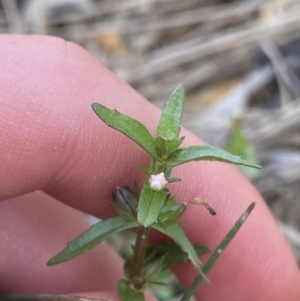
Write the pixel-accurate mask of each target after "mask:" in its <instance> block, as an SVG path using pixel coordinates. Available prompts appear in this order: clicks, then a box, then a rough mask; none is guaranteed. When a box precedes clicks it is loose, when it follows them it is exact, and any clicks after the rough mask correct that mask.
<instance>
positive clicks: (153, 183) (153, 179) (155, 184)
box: [149, 172, 168, 191]
mask: <svg viewBox="0 0 300 301" xmlns="http://www.w3.org/2000/svg"><path fill="white" fill-rule="evenodd" d="M149 184H150V187H151V188H152V189H153V190H158V191H160V190H162V189H163V188H165V187H166V185H167V184H168V181H167V180H166V178H165V174H164V173H163V172H161V173H160V174H157V175H151V176H150V178H149Z"/></svg>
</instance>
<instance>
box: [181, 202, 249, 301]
mask: <svg viewBox="0 0 300 301" xmlns="http://www.w3.org/2000/svg"><path fill="white" fill-rule="evenodd" d="M254 206H255V203H254V202H253V203H251V204H250V205H249V207H248V208H247V209H246V211H245V212H244V213H243V214H242V215H241V216H240V218H239V219H238V220H237V221H236V222H235V224H234V226H233V227H232V228H231V230H230V231H229V232H228V233H227V235H226V236H225V237H224V239H223V240H222V241H221V243H220V244H219V245H218V247H217V248H216V250H215V251H214V253H213V254H212V255H211V256H210V258H209V259H208V261H207V262H206V264H205V265H204V267H203V272H204V273H205V274H207V273H208V272H209V270H210V269H211V268H212V267H213V265H214V264H215V263H216V261H217V260H218V258H219V257H220V255H221V254H222V252H223V251H224V250H225V249H226V247H227V246H228V244H229V243H230V241H231V240H232V239H233V237H234V236H235V235H236V233H237V232H238V231H239V229H240V228H241V226H242V225H243V224H244V222H245V221H246V219H247V218H248V216H249V214H250V213H251V211H252V210H253V208H254ZM203 279H204V278H203V275H201V274H200V275H198V276H197V277H196V278H195V279H194V281H193V282H192V284H191V285H190V287H189V288H188V289H187V290H186V291H185V292H184V294H183V296H182V298H181V299H180V301H188V300H189V299H190V298H191V297H192V296H193V295H194V293H195V291H196V290H197V288H198V286H199V284H200V283H201V282H202V280H203Z"/></svg>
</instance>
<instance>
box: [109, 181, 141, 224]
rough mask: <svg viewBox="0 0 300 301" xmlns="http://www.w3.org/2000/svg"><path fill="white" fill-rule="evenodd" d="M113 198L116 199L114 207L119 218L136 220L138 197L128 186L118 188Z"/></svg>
mask: <svg viewBox="0 0 300 301" xmlns="http://www.w3.org/2000/svg"><path fill="white" fill-rule="evenodd" d="M112 197H113V199H114V202H113V203H112V205H113V206H114V208H115V210H116V211H117V213H118V215H119V216H121V217H123V218H124V219H125V220H134V219H136V215H137V212H136V210H137V205H138V197H137V195H136V194H135V193H134V192H133V191H131V190H130V188H129V187H128V186H126V187H117V190H116V192H115V193H114V194H113V195H112Z"/></svg>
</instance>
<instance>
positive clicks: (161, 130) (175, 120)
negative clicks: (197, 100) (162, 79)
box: [157, 85, 184, 141]
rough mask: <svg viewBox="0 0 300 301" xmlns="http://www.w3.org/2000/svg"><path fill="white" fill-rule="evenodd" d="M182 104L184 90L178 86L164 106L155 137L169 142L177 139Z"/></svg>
mask: <svg viewBox="0 0 300 301" xmlns="http://www.w3.org/2000/svg"><path fill="white" fill-rule="evenodd" d="M183 103H184V89H183V87H182V86H181V85H180V86H178V87H177V88H176V89H175V90H174V92H173V93H172V95H171V96H170V98H169V100H168V102H167V103H166V104H165V106H164V109H163V112H162V115H161V118H160V121H159V125H158V127H157V136H159V137H161V138H163V139H165V140H169V141H172V140H175V139H177V138H178V135H179V131H180V123H181V117H182V111H183Z"/></svg>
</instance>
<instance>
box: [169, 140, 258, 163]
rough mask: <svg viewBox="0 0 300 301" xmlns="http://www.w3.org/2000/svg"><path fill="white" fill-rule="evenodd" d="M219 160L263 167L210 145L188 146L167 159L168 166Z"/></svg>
mask: <svg viewBox="0 0 300 301" xmlns="http://www.w3.org/2000/svg"><path fill="white" fill-rule="evenodd" d="M202 160H203V161H219V162H225V163H233V164H237V165H243V166H249V167H253V168H261V167H260V166H258V165H256V164H253V163H250V162H248V161H245V160H243V159H241V157H239V156H236V155H232V154H230V153H229V152H227V151H224V150H223V149H220V148H218V147H215V146H209V145H195V146H189V147H187V148H183V149H178V150H177V151H175V152H174V153H173V154H172V155H171V156H170V158H169V159H168V160H167V162H166V165H167V166H173V167H174V166H177V165H181V164H184V163H187V162H190V161H202Z"/></svg>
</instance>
